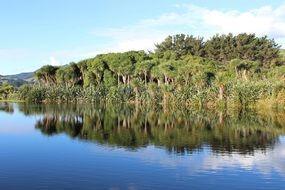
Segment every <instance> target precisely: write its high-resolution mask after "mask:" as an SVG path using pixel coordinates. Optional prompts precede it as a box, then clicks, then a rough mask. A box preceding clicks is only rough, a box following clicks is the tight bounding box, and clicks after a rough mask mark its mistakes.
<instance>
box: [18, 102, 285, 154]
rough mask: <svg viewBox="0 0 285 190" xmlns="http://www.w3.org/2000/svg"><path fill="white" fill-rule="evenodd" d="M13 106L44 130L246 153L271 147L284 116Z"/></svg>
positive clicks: (185, 149)
mask: <svg viewBox="0 0 285 190" xmlns="http://www.w3.org/2000/svg"><path fill="white" fill-rule="evenodd" d="M19 109H20V111H21V112H23V113H24V114H26V115H40V119H38V121H37V122H36V125H35V127H36V128H37V129H39V130H41V132H42V133H43V134H46V135H54V134H59V133H65V134H67V135H69V136H70V137H72V138H78V139H82V140H88V141H94V142H96V143H100V144H108V145H111V146H119V147H124V148H129V149H137V148H139V147H143V146H147V145H150V144H151V145H156V146H161V147H164V148H165V149H167V150H168V151H170V152H175V153H179V154H185V153H191V152H193V151H199V149H201V148H203V147H204V145H208V146H210V147H211V149H212V151H213V152H216V153H221V152H222V153H232V152H238V153H240V154H252V153H253V152H254V150H256V149H259V150H263V151H266V150H267V149H268V148H273V146H274V145H275V143H276V142H278V137H279V136H280V135H282V134H284V133H285V127H283V126H285V125H284V124H285V117H284V114H279V113H266V114H263V113H259V114H258V113H256V112H250V111H247V112H243V111H240V112H231V113H229V112H226V111H225V112H209V111H207V110H178V109H176V110H171V109H169V110H167V109H162V108H142V107H136V106H130V105H129V106H127V105H72V104H70V105H28V104H20V105H19Z"/></svg>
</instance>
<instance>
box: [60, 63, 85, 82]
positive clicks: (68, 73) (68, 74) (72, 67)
mask: <svg viewBox="0 0 285 190" xmlns="http://www.w3.org/2000/svg"><path fill="white" fill-rule="evenodd" d="M56 79H57V81H58V82H59V83H61V84H65V85H66V86H69V87H73V86H75V85H82V84H83V76H82V73H81V70H80V68H79V67H78V65H77V64H75V63H70V64H69V65H66V66H63V67H61V68H59V69H58V70H57V72H56Z"/></svg>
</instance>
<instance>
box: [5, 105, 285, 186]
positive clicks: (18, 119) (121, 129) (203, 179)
mask: <svg viewBox="0 0 285 190" xmlns="http://www.w3.org/2000/svg"><path fill="white" fill-rule="evenodd" d="M0 108H1V109H0V136H1V138H0V146H1V147H0V148H1V154H0V158H1V159H0V168H1V172H0V189H94V188H95V189H96V188H98V189H112V188H114V189H128V188H133V189H214V190H216V189H232V190H234V189H284V186H285V185H284V181H285V151H284V150H285V136H284V134H285V127H283V126H284V124H285V117H284V115H285V114H284V113H270V112H266V113H262V112H259V113H256V112H249V111H247V112H242V111H241V112H229V111H225V112H218V111H217V112H210V111H206V110H178V109H176V110H171V109H169V110H167V109H162V108H147V107H146V108H141V107H135V106H126V105H125V106H122V105H108V106H106V105H105V106H100V105H72V104H70V105H28V104H7V103H0ZM1 112H2V113H1ZM3 112H6V113H3ZM7 113H8V114H7ZM11 113H13V114H11ZM3 131H4V132H3ZM7 131H8V132H7ZM19 131H22V132H25V131H29V133H22V132H21V133H19ZM57 134H64V135H57ZM47 136H49V137H51V136H52V138H46V137H47ZM67 137H70V138H67ZM73 139H76V140H73ZM77 139H79V140H77ZM134 150H135V151H134ZM19 187H20V188H19Z"/></svg>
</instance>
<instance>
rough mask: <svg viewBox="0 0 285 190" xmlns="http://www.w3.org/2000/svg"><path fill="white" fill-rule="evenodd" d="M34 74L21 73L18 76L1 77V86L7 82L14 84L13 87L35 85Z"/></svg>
mask: <svg viewBox="0 0 285 190" xmlns="http://www.w3.org/2000/svg"><path fill="white" fill-rule="evenodd" d="M33 75H34V72H27V73H20V74H16V75H6V76H5V75H4V76H2V75H0V84H2V83H4V82H7V83H9V84H12V85H13V86H16V87H19V86H21V85H23V84H27V83H33V82H34V81H35V80H34V77H33Z"/></svg>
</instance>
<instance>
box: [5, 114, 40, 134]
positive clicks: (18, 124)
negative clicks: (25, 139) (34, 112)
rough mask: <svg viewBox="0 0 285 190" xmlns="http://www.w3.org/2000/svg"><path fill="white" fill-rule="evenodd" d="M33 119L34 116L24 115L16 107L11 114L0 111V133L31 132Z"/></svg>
mask: <svg viewBox="0 0 285 190" xmlns="http://www.w3.org/2000/svg"><path fill="white" fill-rule="evenodd" d="M35 121H36V118H35V117H34V116H25V115H24V114H23V113H21V112H20V111H19V110H18V109H15V110H14V113H13V114H11V113H5V112H3V111H0V135H2V134H30V133H33V132H34V131H35V130H34V123H35Z"/></svg>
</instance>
